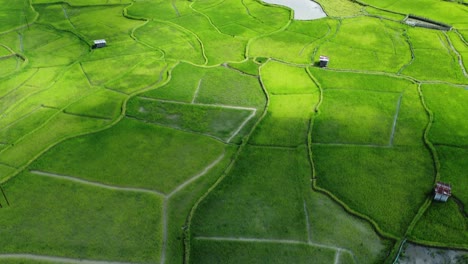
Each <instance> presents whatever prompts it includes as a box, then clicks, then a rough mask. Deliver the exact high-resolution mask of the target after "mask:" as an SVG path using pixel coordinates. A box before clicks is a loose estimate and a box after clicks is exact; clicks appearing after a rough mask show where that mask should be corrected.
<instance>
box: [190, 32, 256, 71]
mask: <svg viewBox="0 0 468 264" xmlns="http://www.w3.org/2000/svg"><path fill="white" fill-rule="evenodd" d="M197 34H198V36H199V37H200V40H201V42H202V43H203V48H204V50H205V54H206V57H207V58H208V65H218V64H221V63H224V62H228V61H242V60H244V59H245V49H246V45H247V41H245V40H243V39H240V38H237V37H235V36H229V35H226V34H221V33H216V32H213V31H212V30H202V31H198V32H197Z"/></svg>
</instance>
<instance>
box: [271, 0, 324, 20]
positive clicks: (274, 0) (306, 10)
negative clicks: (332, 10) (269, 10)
mask: <svg viewBox="0 0 468 264" xmlns="http://www.w3.org/2000/svg"><path fill="white" fill-rule="evenodd" d="M263 2H265V3H268V4H277V5H282V6H286V7H289V8H291V9H292V10H293V11H294V19H296V20H312V19H319V18H322V17H326V16H327V15H326V14H325V12H323V9H322V7H321V6H320V5H319V4H317V3H315V2H314V1H311V0H263Z"/></svg>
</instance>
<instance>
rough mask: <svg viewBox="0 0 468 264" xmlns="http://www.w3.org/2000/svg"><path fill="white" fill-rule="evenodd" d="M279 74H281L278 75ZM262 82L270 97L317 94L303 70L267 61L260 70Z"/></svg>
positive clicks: (315, 88) (314, 85) (316, 89)
mask: <svg viewBox="0 0 468 264" xmlns="http://www.w3.org/2000/svg"><path fill="white" fill-rule="evenodd" d="M278 73H281V74H278ZM260 74H261V78H262V82H263V84H264V85H265V88H266V90H267V91H268V93H269V94H272V95H281V94H289V95H290V94H313V93H317V92H318V87H317V85H316V84H315V83H314V82H313V81H312V79H311V78H310V76H309V75H308V73H307V71H306V69H305V68H302V67H294V66H291V65H288V64H284V63H280V62H276V61H269V62H268V63H266V64H265V65H263V66H262V67H261V69H260Z"/></svg>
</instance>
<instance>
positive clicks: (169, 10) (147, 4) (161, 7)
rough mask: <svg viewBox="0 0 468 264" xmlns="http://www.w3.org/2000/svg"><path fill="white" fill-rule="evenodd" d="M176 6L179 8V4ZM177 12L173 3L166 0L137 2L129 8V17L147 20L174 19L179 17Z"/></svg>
mask: <svg viewBox="0 0 468 264" xmlns="http://www.w3.org/2000/svg"><path fill="white" fill-rule="evenodd" d="M175 5H176V6H177V2H175ZM177 11H178V10H177ZM177 11H176V9H175V8H174V6H173V5H172V3H171V2H168V1H165V0H157V1H154V0H151V1H136V2H133V4H132V5H131V6H129V7H127V14H128V15H129V16H131V17H137V18H147V19H151V18H153V19H154V18H156V19H164V20H169V19H174V18H176V17H177V16H178V14H177Z"/></svg>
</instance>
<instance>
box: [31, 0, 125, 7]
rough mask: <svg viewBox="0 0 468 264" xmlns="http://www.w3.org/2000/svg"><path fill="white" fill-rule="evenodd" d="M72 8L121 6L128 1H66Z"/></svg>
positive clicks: (49, 0) (44, 0)
mask: <svg viewBox="0 0 468 264" xmlns="http://www.w3.org/2000/svg"><path fill="white" fill-rule="evenodd" d="M56 3H57V1H54V0H32V4H56ZM67 3H69V4H70V5H72V6H85V7H87V6H94V5H96V6H102V5H111V6H112V5H123V4H130V3H131V1H129V0H68V1H67Z"/></svg>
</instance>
